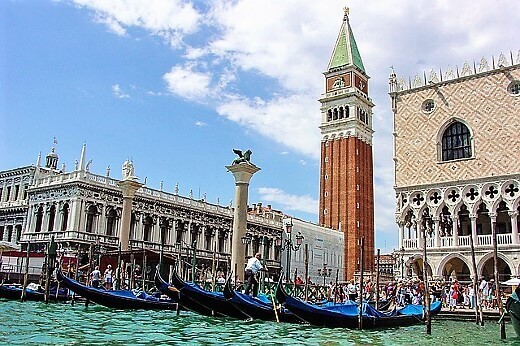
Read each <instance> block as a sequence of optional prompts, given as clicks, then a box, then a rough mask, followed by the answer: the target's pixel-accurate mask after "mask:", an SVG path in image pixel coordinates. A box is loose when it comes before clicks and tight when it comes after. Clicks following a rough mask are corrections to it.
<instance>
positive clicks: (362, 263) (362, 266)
mask: <svg viewBox="0 0 520 346" xmlns="http://www.w3.org/2000/svg"><path fill="white" fill-rule="evenodd" d="M359 246H360V255H359V258H360V259H359V262H360V263H359V272H360V275H359V316H358V323H359V330H363V291H364V289H363V271H364V270H365V259H364V257H365V237H363V236H362V237H361V238H360V239H359Z"/></svg>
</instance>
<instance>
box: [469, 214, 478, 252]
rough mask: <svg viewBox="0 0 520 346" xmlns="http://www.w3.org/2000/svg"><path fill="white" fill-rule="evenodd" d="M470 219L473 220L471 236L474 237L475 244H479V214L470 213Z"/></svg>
mask: <svg viewBox="0 0 520 346" xmlns="http://www.w3.org/2000/svg"><path fill="white" fill-rule="evenodd" d="M469 220H470V222H471V237H472V238H473V245H474V246H475V247H476V246H478V236H477V215H472V214H471V215H470V216H469Z"/></svg>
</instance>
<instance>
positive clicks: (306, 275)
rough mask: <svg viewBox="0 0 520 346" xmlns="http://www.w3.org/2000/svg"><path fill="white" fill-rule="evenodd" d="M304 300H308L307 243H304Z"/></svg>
mask: <svg viewBox="0 0 520 346" xmlns="http://www.w3.org/2000/svg"><path fill="white" fill-rule="evenodd" d="M304 249H305V258H304V261H305V301H308V300H309V244H307V243H305V245H304Z"/></svg>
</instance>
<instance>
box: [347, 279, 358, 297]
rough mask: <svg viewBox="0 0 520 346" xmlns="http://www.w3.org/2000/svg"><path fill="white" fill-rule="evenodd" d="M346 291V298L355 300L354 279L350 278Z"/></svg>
mask: <svg viewBox="0 0 520 346" xmlns="http://www.w3.org/2000/svg"><path fill="white" fill-rule="evenodd" d="M347 292H348V300H356V299H357V287H356V284H355V283H354V279H351V280H350V282H349V283H348V285H347Z"/></svg>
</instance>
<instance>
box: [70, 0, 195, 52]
mask: <svg viewBox="0 0 520 346" xmlns="http://www.w3.org/2000/svg"><path fill="white" fill-rule="evenodd" d="M72 2H73V3H74V4H76V5H77V6H80V7H84V8H88V9H90V10H92V11H94V13H95V16H96V19H97V20H98V21H99V22H101V23H104V24H105V25H107V27H108V28H109V29H110V30H111V31H113V32H115V33H117V34H119V35H124V34H126V32H127V28H130V27H137V28H142V29H145V30H148V31H150V32H152V33H153V34H154V35H158V36H161V37H163V38H165V39H166V40H167V41H168V42H169V43H170V44H172V45H174V46H178V45H179V44H180V42H181V40H182V38H183V36H184V35H186V34H191V33H193V32H195V31H196V30H197V29H198V27H199V24H200V20H201V15H200V13H198V12H197V10H196V9H195V8H194V7H193V5H192V4H191V3H190V2H185V1H180V0H110V1H106V0H72Z"/></svg>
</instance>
